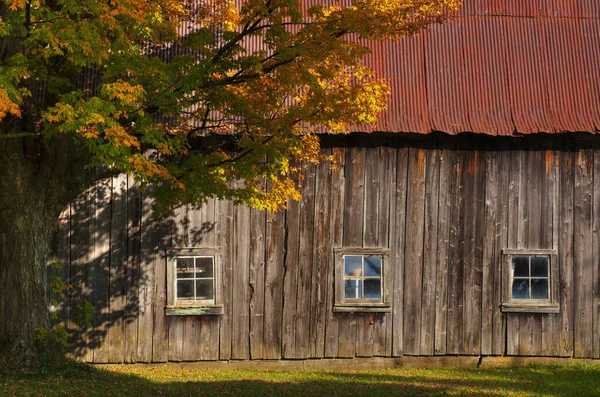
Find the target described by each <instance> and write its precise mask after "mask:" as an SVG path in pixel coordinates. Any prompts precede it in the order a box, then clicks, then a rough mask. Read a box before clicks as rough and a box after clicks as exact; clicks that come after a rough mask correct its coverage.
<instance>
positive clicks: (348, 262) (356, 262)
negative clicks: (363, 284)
mask: <svg viewBox="0 0 600 397" xmlns="http://www.w3.org/2000/svg"><path fill="white" fill-rule="evenodd" d="M344 275H345V276H350V277H360V276H361V275H362V256H361V255H344Z"/></svg>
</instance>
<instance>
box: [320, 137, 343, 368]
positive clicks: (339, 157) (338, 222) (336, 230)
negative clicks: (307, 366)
mask: <svg viewBox="0 0 600 397" xmlns="http://www.w3.org/2000/svg"><path fill="white" fill-rule="evenodd" d="M331 156H332V158H333V160H334V163H335V165H336V167H334V168H332V170H331V187H330V189H329V191H330V192H331V219H330V222H329V230H328V231H329V235H328V238H327V249H328V252H327V283H326V284H325V286H326V289H327V301H326V302H327V307H326V308H325V310H326V311H327V318H326V323H325V357H338V351H339V343H338V339H339V327H340V326H339V323H340V321H339V318H340V316H339V315H338V314H336V313H334V312H333V304H334V286H335V266H334V257H333V255H334V253H333V250H334V248H335V247H340V246H341V245H342V242H343V238H344V232H343V230H344V228H343V225H344V208H345V207H344V206H345V203H344V192H345V174H344V170H345V169H346V164H345V159H346V155H345V150H344V149H343V148H332V149H331Z"/></svg>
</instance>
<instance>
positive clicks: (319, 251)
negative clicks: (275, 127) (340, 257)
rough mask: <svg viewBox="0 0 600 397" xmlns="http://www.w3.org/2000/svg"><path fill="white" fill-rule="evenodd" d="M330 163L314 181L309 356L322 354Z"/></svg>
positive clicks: (323, 165)
mask: <svg viewBox="0 0 600 397" xmlns="http://www.w3.org/2000/svg"><path fill="white" fill-rule="evenodd" d="M322 151H323V153H324V154H326V155H331V150H330V149H322ZM331 187H332V186H331V164H330V163H328V162H322V163H321V164H319V165H318V166H317V169H316V181H315V220H314V239H313V241H314V243H313V244H314V245H313V247H314V248H313V258H312V272H311V273H312V279H313V282H312V289H311V294H310V307H311V312H310V327H309V341H310V352H309V356H310V357H312V358H322V357H323V356H324V354H325V332H326V329H325V327H326V315H327V311H328V310H329V308H328V307H327V304H328V302H327V288H328V285H329V284H328V283H327V279H328V277H327V276H328V273H327V270H328V261H329V256H330V252H333V248H332V247H331V245H330V244H328V240H329V236H330V234H331V230H329V223H330V221H331V216H330V214H331V212H330V211H331V207H330V205H331V200H332V197H331Z"/></svg>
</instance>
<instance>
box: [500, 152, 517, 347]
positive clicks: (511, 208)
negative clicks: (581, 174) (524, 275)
mask: <svg viewBox="0 0 600 397" xmlns="http://www.w3.org/2000/svg"><path fill="white" fill-rule="evenodd" d="M521 162H522V151H517V150H512V151H511V162H510V164H509V167H510V168H509V169H510V172H509V185H508V215H507V216H508V235H507V238H508V244H507V245H508V246H507V248H519V230H520V229H519V216H520V215H521V212H520V211H519V209H520V203H521V201H520V200H519V199H520V195H519V188H520V177H521ZM501 263H503V262H501ZM503 274H504V273H503ZM519 331H520V329H519V315H518V314H514V313H508V314H507V317H506V354H508V355H518V354H519V344H520V341H519Z"/></svg>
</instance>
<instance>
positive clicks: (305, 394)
mask: <svg viewBox="0 0 600 397" xmlns="http://www.w3.org/2000/svg"><path fill="white" fill-rule="evenodd" d="M321 395H322V396H531V397H533V396H536V397H537V396H546V397H551V396H576V397H582V396H600V363H598V364H596V363H575V364H569V365H531V366H527V367H512V368H464V369H413V368H398V369H389V370H368V371H282V370H281V371H250V370H232V369H210V370H207V369H197V368H191V367H187V368H186V367H181V366H177V365H164V366H127V365H121V366H88V365H83V364H73V363H69V364H65V365H61V366H59V367H53V368H40V369H36V370H30V371H23V370H14V369H10V370H9V369H2V368H1V367H0V396H77V397H82V396H102V397H109V396H159V397H161V396H302V397H312V396H321Z"/></svg>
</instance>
